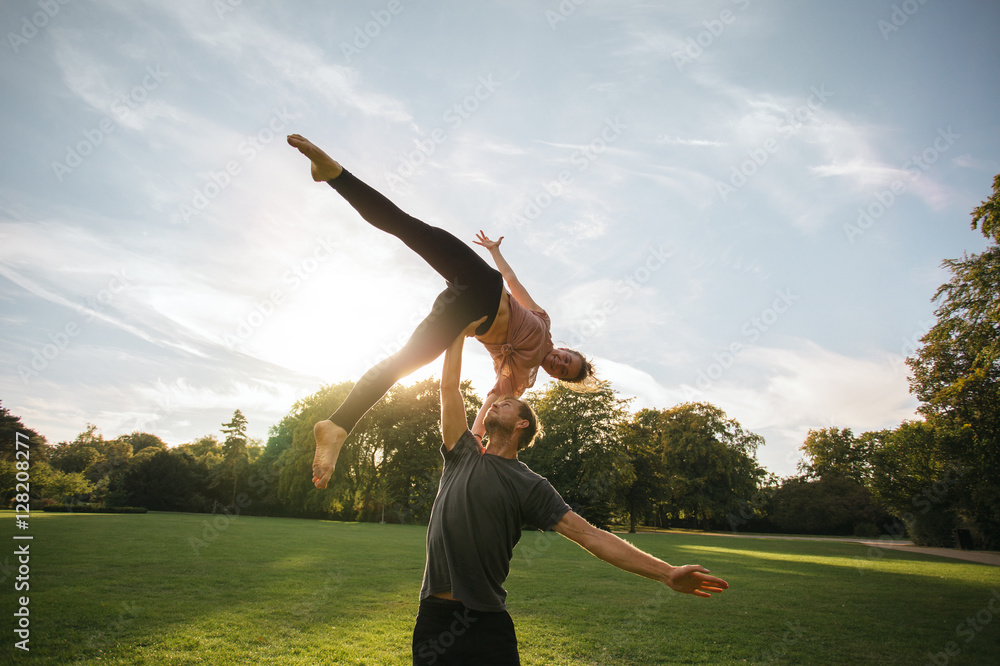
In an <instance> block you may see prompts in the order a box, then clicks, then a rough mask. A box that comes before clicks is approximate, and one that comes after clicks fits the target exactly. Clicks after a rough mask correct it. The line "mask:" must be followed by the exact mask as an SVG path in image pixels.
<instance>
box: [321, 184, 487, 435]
mask: <svg viewBox="0 0 1000 666" xmlns="http://www.w3.org/2000/svg"><path fill="white" fill-rule="evenodd" d="M329 183H330V186H331V187H333V189H335V190H337V192H339V193H340V195H341V196H342V197H344V199H346V200H347V202H348V203H350V204H351V205H352V206H354V208H355V209H356V210H357V211H358V212H359V213H361V217H363V218H365V220H367V221H368V223H369V224H371V225H372V226H374V227H376V228H377V229H381V230H382V231H385V232H387V233H390V234H392V235H393V236H395V237H396V238H398V239H399V240H401V241H403V243H405V244H406V246H407V247H409V248H410V249H411V250H413V251H414V252H416V253H417V254H419V255H420V256H421V257H423V258H424V261H426V262H427V263H428V264H430V265H431V268H433V269H434V270H436V271H437V272H438V273H439V274H440V275H441V277H443V278H444V279H445V281H446V282H447V283H448V287H447V288H446V289H445V290H444V291H442V292H441V293H440V294H439V295H438V297H437V299H436V300H435V301H434V307H433V308H431V313H430V314H429V315H427V317H426V318H425V319H424V320H423V321H422V322H420V324H419V325H418V326H417V329H416V330H415V331H414V332H413V335H411V336H410V339H409V340H408V341H407V342H406V344H405V345H404V346H403V348H402V349H400V350H399V351H398V352H396V353H395V354H393V355H392V356H390V357H389V358H387V359H385V360H384V361H382V362H381V363H379V364H377V365H375V366H373V367H372V368H371V369H369V370H368V371H367V372H366V373H365V374H364V376H363V377H361V379H360V380H358V383H357V384H355V385H354V388H353V389H352V390H351V392H350V394H349V395H348V396H347V399H346V400H344V403H343V404H342V405H341V406H340V407H339V408H338V409H337V411H336V412H334V413H333V416H331V417H330V420H331V421H333V422H334V423H336V424H337V425H339V426H340V427H341V428H343V429H344V430H346V431H347V432H351V431H352V430H353V429H354V426H356V425H357V423H358V421H360V420H361V417H362V416H364V415H365V413H366V412H367V411H368V410H369V409H371V408H372V406H373V405H375V403H377V402H378V401H379V400H380V399H381V398H382V396H383V395H385V393H386V391H388V390H389V388H390V387H391V386H392V385H393V384H395V383H396V382H397V381H399V380H400V379H401V378H403V377H405V376H406V375H408V374H410V373H411V372H413V371H415V370H417V369H418V368H421V367H423V366H425V365H427V364H428V363H430V362H431V361H433V360H434V359H436V358H437V357H438V356H440V355H441V353H442V352H444V351H445V350H446V349H448V347H449V346H451V343H452V342H454V341H455V338H457V337H458V335H459V334H460V333H461V332H462V331H463V330H465V328H466V327H467V326H468V325H469V324H471V323H472V322H474V321H476V320H477V319H479V318H481V317H483V316H486V317H487V320H486V321H485V322H483V323H482V324H481V325H480V326H479V327H478V328H477V329H476V332H477V333H479V334H482V333H485V332H486V331H488V330H489V329H490V325H491V324H492V323H493V320H494V318H495V317H496V314H497V309H498V308H499V307H500V295H501V294H502V293H503V277H502V276H501V275H500V272H499V271H497V270H496V269H495V268H493V267H491V266H490V265H489V264H487V263H486V262H485V261H484V260H483V259H482V258H481V257H480V256H479V255H478V254H476V252H475V250H473V249H472V248H471V247H469V246H468V245H466V244H465V243H463V242H462V241H460V240H458V239H457V238H455V237H454V236H453V235H451V234H450V233H448V232H447V231H444V230H443V229H438V228H437V227H432V226H430V225H429V224H426V223H424V222H421V221H420V220H418V219H416V218H414V217H411V216H409V215H407V214H406V213H404V212H403V211H401V210H400V209H399V208H398V207H397V206H396V205H395V204H394V203H392V202H391V201H389V200H388V199H386V198H385V197H384V196H382V195H381V194H379V193H378V192H377V191H375V190H374V189H373V188H371V187H369V186H368V185H366V184H365V183H363V182H361V181H360V180H358V179H357V178H356V177H355V176H354V175H353V174H351V173H349V172H348V171H346V170H345V171H344V172H343V173H342V174H341V175H339V176H337V177H336V178H334V179H333V180H331V181H329Z"/></svg>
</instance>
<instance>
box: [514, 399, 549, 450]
mask: <svg viewBox="0 0 1000 666" xmlns="http://www.w3.org/2000/svg"><path fill="white" fill-rule="evenodd" d="M514 400H516V401H517V404H518V405H519V407H518V408H517V415H518V416H519V417H520V418H522V419H524V420H525V421H527V422H528V427H527V428H524V429H523V430H521V434H519V435H518V438H517V450H518V451H520V450H522V449H526V448H528V447H529V446H531V445H532V444H534V443H535V438H536V437H538V436H539V435H541V434H542V427H541V425H540V424H539V423H538V414H535V410H534V409H532V408H531V405H529V404H528V403H526V402H525V401H524V400H520V399H518V398H514Z"/></svg>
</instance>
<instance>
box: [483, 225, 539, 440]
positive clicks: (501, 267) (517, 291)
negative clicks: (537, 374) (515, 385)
mask: <svg viewBox="0 0 1000 666" xmlns="http://www.w3.org/2000/svg"><path fill="white" fill-rule="evenodd" d="M502 240H503V236H501V237H500V238H499V239H497V240H495V241H494V240H490V239H489V238H488V237H487V236H486V234H484V233H483V232H482V231H480V232H479V234H478V240H476V241H473V242H474V243H475V244H476V245H482V246H483V247H485V248H486V249H487V250H489V251H490V256H492V257H493V263H495V264H496V265H497V270H498V271H500V275H502V276H503V279H504V281H505V282H506V283H507V287H508V288H510V295H511V296H513V297H514V298H515V299H517V302H518V303H520V304H521V306H522V307H524V308H526V309H528V310H535V311H537V312H542V311H543V310H542V308H541V307H540V306H539V305H538V303H535V301H534V299H532V298H531V295H530V294H528V290H527V289H525V288H524V285H522V284H521V282H520V280H518V279H517V275H515V274H514V269H513V268H511V267H510V264H508V263H507V260H506V259H504V257H503V255H502V254H500V242H501V241H502ZM473 432H475V431H473Z"/></svg>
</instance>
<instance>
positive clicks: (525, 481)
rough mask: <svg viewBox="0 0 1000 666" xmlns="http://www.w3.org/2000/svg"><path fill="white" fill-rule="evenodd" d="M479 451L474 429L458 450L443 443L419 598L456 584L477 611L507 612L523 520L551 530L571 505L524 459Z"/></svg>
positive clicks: (454, 592)
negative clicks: (513, 559) (513, 560)
mask: <svg viewBox="0 0 1000 666" xmlns="http://www.w3.org/2000/svg"><path fill="white" fill-rule="evenodd" d="M480 451H481V449H480V446H479V443H478V442H477V441H476V438H475V437H473V436H472V433H471V432H469V431H466V432H465V434H464V435H462V436H461V437H460V438H459V440H458V443H457V444H455V446H454V447H453V448H452V450H451V451H448V450H446V449H445V447H444V445H443V444H442V445H441V455H442V456H443V457H444V471H443V472H442V474H441V483H440V485H439V486H438V493H437V497H436V498H435V499H434V506H433V508H432V509H431V519H430V522H429V523H428V525H427V564H426V566H425V567H424V583H423V586H422V587H421V589H420V598H421V599H426V598H427V597H429V596H431V595H433V594H440V593H442V592H449V591H450V592H451V594H452V596H453V597H454V598H456V599H460V600H461V601H462V603H464V604H465V605H466V606H467V607H468V608H471V609H473V610H479V611H503V610H506V608H507V607H506V604H505V601H506V599H507V591H506V590H505V589H504V588H503V582H504V580H506V579H507V574H508V573H509V571H510V560H511V557H513V554H514V546H515V545H516V544H517V541H518V539H520V538H521V528H522V526H523V525H525V524H530V525H533V526H535V527H540V528H542V529H546V530H547V529H550V528H551V527H552V526H554V525H555V524H556V523H558V522H559V520H560V519H561V518H562V517H563V516H564V515H565V514H566V513H567V512H568V511H569V510H570V507H569V505H568V504H566V502H564V501H563V499H562V497H560V496H559V493H557V492H556V490H555V488H553V487H552V484H550V483H549V482H548V481H547V480H546V479H545V478H544V477H542V476H540V475H538V474H535V473H534V472H532V471H531V470H530V469H528V466H527V465H525V464H524V463H523V462H521V461H520V460H509V459H507V458H501V457H500V456H495V455H491V454H489V453H480Z"/></svg>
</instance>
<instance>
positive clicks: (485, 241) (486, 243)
mask: <svg viewBox="0 0 1000 666" xmlns="http://www.w3.org/2000/svg"><path fill="white" fill-rule="evenodd" d="M476 236H477V237H478V238H479V240H476V241H473V242H474V243H475V244H476V245H482V246H483V247H485V248H486V249H487V250H489V251H490V252H492V251H493V250H498V249H500V242H501V241H503V236H501V237H500V238H498V239H497V240H495V241H494V240H490V239H489V237H487V236H486V234H484V233H483V231H482V229H480V230H479V233H478V234H476Z"/></svg>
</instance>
